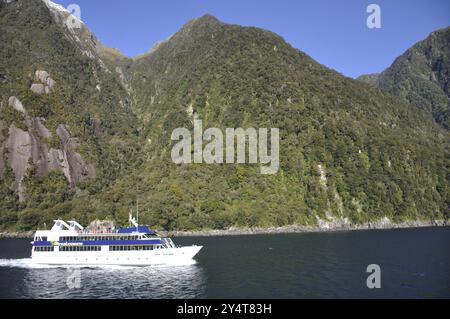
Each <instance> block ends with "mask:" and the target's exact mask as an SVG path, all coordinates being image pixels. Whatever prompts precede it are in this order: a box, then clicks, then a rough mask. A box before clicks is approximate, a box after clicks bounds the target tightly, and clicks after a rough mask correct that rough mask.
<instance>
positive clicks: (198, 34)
mask: <svg viewBox="0 0 450 319" xmlns="http://www.w3.org/2000/svg"><path fill="white" fill-rule="evenodd" d="M8 2H9V1H8ZM64 19H67V12H65V11H64V10H62V9H61V8H57V7H55V6H54V5H51V4H50V3H49V2H48V1H43V2H41V1H31V0H17V1H12V2H9V3H6V2H2V3H1V7H0V28H1V30H0V31H1V33H0V34H1V35H0V40H1V42H2V43H7V45H5V46H2V47H1V48H0V56H1V64H0V79H1V82H2V83H1V86H0V94H1V95H0V96H1V102H2V109H1V110H2V111H1V113H0V114H1V117H0V120H1V122H0V126H1V128H2V130H0V132H1V135H0V154H2V155H3V157H2V159H1V160H0V172H1V171H2V170H3V174H2V175H0V176H2V182H1V186H0V192H1V195H2V198H4V199H2V200H1V202H0V203H1V204H0V218H1V220H0V224H1V225H3V226H4V225H11V226H13V225H16V226H17V227H18V228H19V229H27V228H30V227H35V226H36V225H38V224H42V223H43V222H48V221H49V220H50V219H53V218H54V217H55V215H59V216H61V217H70V218H77V219H79V220H80V221H81V222H83V223H86V222H87V221H89V220H90V219H93V218H94V216H95V217H111V218H114V219H116V220H118V221H119V222H123V221H124V220H126V217H127V213H128V210H129V208H130V207H132V206H134V204H135V202H136V201H137V200H138V201H139V206H140V208H141V213H140V217H141V221H142V222H143V223H147V224H149V225H151V226H152V227H155V228H157V229H167V230H174V229H177V230H193V229H201V228H202V229H205V228H210V229H211V228H214V229H222V228H228V227H248V226H250V227H253V226H260V227H267V226H284V225H292V224H301V225H317V224H322V225H324V226H325V227H326V226H327V225H332V224H338V223H347V224H350V223H366V222H368V221H374V220H380V219H383V218H385V217H387V218H389V219H391V220H393V221H401V220H404V219H426V220H430V219H442V218H446V219H448V218H449V206H450V205H449V204H450V203H449V183H448V167H449V156H448V142H449V139H448V138H449V136H448V132H446V131H445V130H443V129H441V128H440V127H439V126H438V125H437V124H436V123H435V122H434V121H433V120H432V118H431V117H430V116H429V115H428V114H427V112H426V111H423V110H418V109H416V108H412V107H411V106H410V105H409V104H407V103H406V102H402V101H399V100H398V99H396V98H395V97H393V96H392V95H391V94H389V93H386V92H383V91H380V90H378V89H376V88H373V87H371V86H369V85H366V84H364V83H360V82H358V81H355V80H352V79H349V78H346V77H344V76H342V75H340V74H338V73H337V72H335V71H333V70H330V69H328V68H326V67H325V66H323V65H320V64H318V63H317V62H315V61H314V60H313V59H312V58H311V57H309V56H307V55H306V54H304V53H302V52H300V51H298V50H297V49H295V48H293V47H291V46H290V45H289V44H288V43H286V42H285V41H284V40H283V39H282V38H281V37H279V36H278V35H276V34H274V33H272V32H270V31H267V30H262V29H258V28H253V27H241V26H237V25H230V24H225V23H223V22H220V21H219V20H217V19H216V18H214V17H212V16H210V15H206V16H203V17H201V18H198V19H194V20H192V21H189V22H188V23H187V24H186V25H185V26H184V27H183V28H182V29H181V30H180V31H179V32H177V33H176V34H174V35H173V36H172V37H170V38H169V39H168V40H166V41H163V42H161V43H159V44H158V45H157V46H156V47H155V48H154V49H152V50H151V51H150V52H148V53H147V54H144V55H142V56H140V57H137V58H134V59H127V58H125V57H123V56H122V55H121V54H119V53H118V52H117V51H114V50H110V49H107V48H106V47H104V46H102V45H101V44H99V41H98V40H96V39H95V37H94V36H93V35H92V34H91V33H90V31H89V30H88V29H87V28H86V27H85V26H83V28H85V29H83V28H81V29H80V28H78V29H74V30H72V29H71V28H70V26H72V25H69V26H67V23H66V22H67V20H64ZM64 21H66V22H64ZM89 39H91V40H92V39H95V40H94V41H93V42H92V41H90V40H89ZM195 119H201V120H202V121H203V128H204V129H205V130H206V129H207V128H211V127H216V128H219V129H220V130H221V131H222V132H225V130H226V128H238V127H242V128H269V129H270V128H279V129H280V169H279V171H278V173H277V174H274V175H262V174H261V170H260V165H258V164H245V165H237V164H192V165H176V164H174V163H173V161H172V159H171V150H172V147H173V145H174V144H175V142H174V141H172V140H171V135H172V132H173V130H174V129H176V128H183V127H184V128H188V129H189V130H191V131H192V130H193V122H194V120H195ZM11 136H12V137H11ZM44 145H45V146H44ZM269 145H270V144H269ZM52 150H53V151H52ZM54 154H56V155H54ZM58 154H60V155H58ZM58 156H59V157H58ZM54 158H56V159H63V160H62V163H60V161H56V160H55V161H53V159H54ZM65 158H67V159H68V160H67V161H66V162H67V163H66V162H64V159H65ZM70 158H72V160H69V159H70ZM42 163H47V164H46V165H44V164H42ZM71 163H72V164H71ZM74 163H75V164H74ZM15 166H18V168H16V167H15ZM71 172H81V173H79V174H78V173H77V174H75V175H71V174H72V173H71ZM94 172H95V174H94ZM75 177H76V178H75ZM21 196H22V197H21Z"/></svg>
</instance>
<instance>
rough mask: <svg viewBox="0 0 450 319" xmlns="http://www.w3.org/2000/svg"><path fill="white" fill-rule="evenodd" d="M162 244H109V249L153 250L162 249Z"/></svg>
mask: <svg viewBox="0 0 450 319" xmlns="http://www.w3.org/2000/svg"><path fill="white" fill-rule="evenodd" d="M161 248H162V247H161V245H145V246H109V251H128V250H153V249H161Z"/></svg>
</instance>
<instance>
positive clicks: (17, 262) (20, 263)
mask: <svg viewBox="0 0 450 319" xmlns="http://www.w3.org/2000/svg"><path fill="white" fill-rule="evenodd" d="M196 263H197V262H196V261H195V260H189V261H186V262H182V263H165V264H160V265H152V266H121V265H45V264H36V263H34V262H33V260H32V259H31V258H24V259H0V268H2V267H3V268H22V269H57V268H91V269H92V268H101V269H109V270H126V269H142V268H159V267H181V266H192V265H195V264H196Z"/></svg>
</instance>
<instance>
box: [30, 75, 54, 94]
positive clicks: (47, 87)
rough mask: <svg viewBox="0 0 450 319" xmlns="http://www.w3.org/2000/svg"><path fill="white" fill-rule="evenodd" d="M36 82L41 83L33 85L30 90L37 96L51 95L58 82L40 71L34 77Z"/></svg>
mask: <svg viewBox="0 0 450 319" xmlns="http://www.w3.org/2000/svg"><path fill="white" fill-rule="evenodd" d="M34 80H35V81H36V82H39V83H33V84H32V85H31V87H30V90H31V91H33V92H34V93H36V94H39V95H40V94H49V93H51V92H52V91H53V87H54V86H55V84H56V82H55V81H54V80H53V79H52V78H51V77H50V75H49V74H48V72H47V71H42V70H38V71H36V73H35V75H34Z"/></svg>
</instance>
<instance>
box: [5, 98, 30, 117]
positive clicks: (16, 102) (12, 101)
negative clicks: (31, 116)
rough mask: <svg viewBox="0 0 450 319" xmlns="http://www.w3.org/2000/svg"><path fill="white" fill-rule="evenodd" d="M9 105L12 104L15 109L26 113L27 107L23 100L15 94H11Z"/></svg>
mask: <svg viewBox="0 0 450 319" xmlns="http://www.w3.org/2000/svg"><path fill="white" fill-rule="evenodd" d="M8 103H9V106H11V107H12V108H13V109H14V110H16V111H17V112H20V113H22V114H24V115H25V114H26V111H25V108H24V107H23V104H22V102H20V101H19V99H18V98H16V97H15V96H11V97H10V98H9V100H8Z"/></svg>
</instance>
